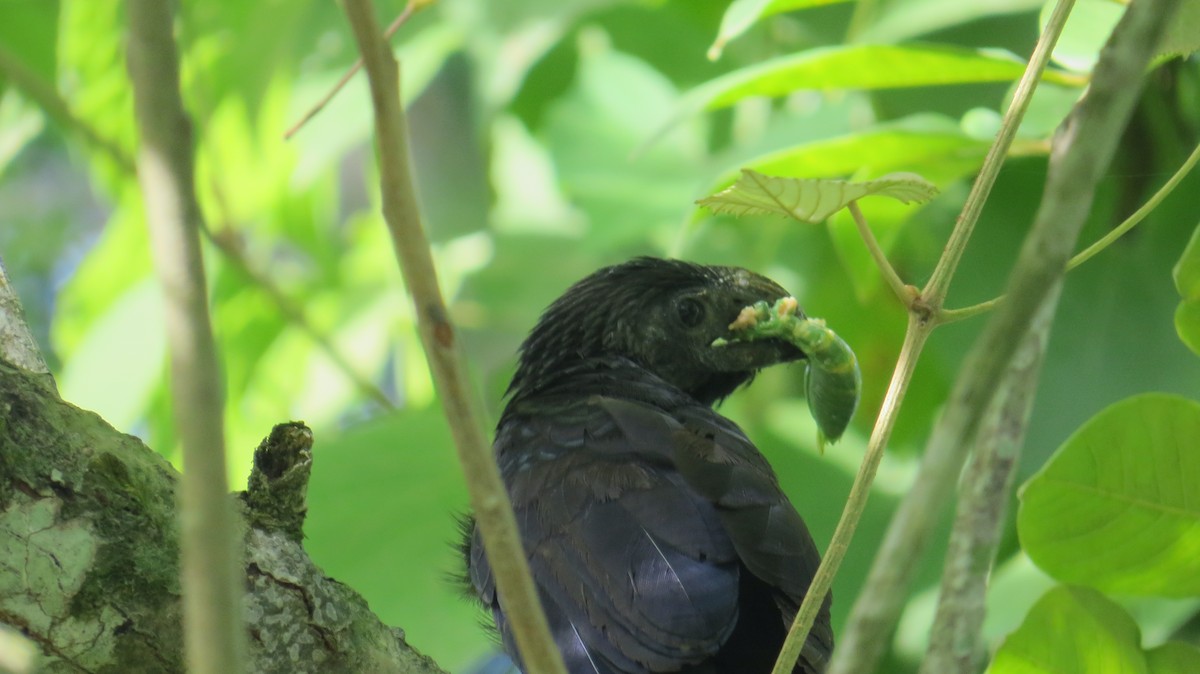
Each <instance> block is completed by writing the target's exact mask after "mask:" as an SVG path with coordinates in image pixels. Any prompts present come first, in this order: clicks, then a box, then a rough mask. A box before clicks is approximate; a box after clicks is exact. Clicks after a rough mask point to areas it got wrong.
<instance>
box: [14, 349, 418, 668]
mask: <svg viewBox="0 0 1200 674" xmlns="http://www.w3.org/2000/svg"><path fill="white" fill-rule="evenodd" d="M311 442H312V436H311V433H310V432H309V431H308V429H307V428H304V427H303V425H302V424H284V425H281V426H279V427H277V428H276V431H275V432H273V433H272V435H271V437H269V438H268V439H267V440H265V441H264V443H263V446H262V447H260V448H259V452H258V453H257V454H256V457H255V469H254V475H253V476H252V478H251V491H250V492H249V493H247V494H243V495H241V499H240V500H239V503H240V505H241V507H242V508H243V509H244V513H245V518H244V521H246V522H248V523H249V524H248V528H247V529H246V531H245V532H244V535H245V541H246V559H245V563H244V564H243V570H244V571H245V579H246V588H247V596H246V600H245V602H244V605H243V608H244V611H245V616H246V621H247V624H248V628H249V633H250V656H251V657H250V671H252V672H289V673H291V672H405V673H408V672H412V673H418V672H420V673H427V672H428V673H433V672H442V670H441V669H440V668H438V667H437V665H436V664H435V663H434V662H433V661H432V660H430V659H429V658H427V657H425V656H423V655H421V654H420V653H418V652H417V651H416V650H414V649H413V648H412V647H411V646H409V645H408V644H407V643H406V642H405V640H404V634H403V632H402V631H401V630H399V629H395V628H390V627H388V626H386V625H384V624H383V623H381V622H380V621H379V619H378V618H376V617H375V615H374V614H372V613H371V611H370V609H369V608H368V607H367V604H366V602H365V601H364V600H363V599H362V597H360V596H359V595H358V594H357V593H355V592H354V591H353V590H351V589H350V588H348V587H346V586H345V585H343V584H341V583H339V582H337V581H335V580H333V579H330V578H326V577H325V575H324V574H323V573H322V572H321V570H320V569H319V568H317V567H316V565H314V564H313V562H312V560H310V559H309V557H308V555H307V554H306V553H305V551H304V549H303V547H302V546H301V544H300V525H301V523H302V522H303V516H304V489H305V487H306V485H307V475H308V470H309V468H310V467H311V453H310V452H309V448H310V447H311ZM178 478H179V475H178V474H177V473H176V471H175V470H174V468H172V467H171V465H170V464H168V463H167V461H166V460H164V459H163V458H162V457H161V456H159V455H158V454H156V453H155V452H153V451H151V450H150V449H149V448H147V447H146V446H145V445H144V444H143V443H142V442H141V441H140V440H138V439H137V438H134V437H132V436H129V435H126V434H123V433H121V432H119V431H116V430H114V429H113V428H112V427H111V426H109V425H108V424H107V423H105V422H104V420H103V419H101V418H100V417H99V416H97V415H96V414H94V413H92V412H88V411H86V410H81V409H79V408H77V407H75V406H73V405H71V404H69V403H67V402H64V401H63V400H61V399H60V398H59V397H58V396H57V394H56V393H55V392H54V391H53V390H52V388H50V387H48V386H46V384H45V378H44V375H37V374H33V373H30V372H27V371H25V370H24V369H22V368H19V367H16V366H14V365H12V364H10V363H9V362H7V361H4V360H0V623H2V624H5V625H8V626H10V627H12V628H15V630H17V631H19V632H20V633H22V634H24V635H25V637H27V638H29V639H30V640H32V641H33V642H34V643H35V644H36V645H37V647H38V648H39V649H40V650H41V652H42V657H41V658H40V660H39V662H38V669H37V671H41V672H114V673H115V672H122V673H133V672H154V673H155V674H159V673H164V672H181V671H183V669H184V664H183V638H182V630H181V624H180V618H181V608H180V606H181V605H180V589H179V541H178V516H177V510H176V487H177V484H178Z"/></svg>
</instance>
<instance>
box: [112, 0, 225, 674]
mask: <svg viewBox="0 0 1200 674" xmlns="http://www.w3.org/2000/svg"><path fill="white" fill-rule="evenodd" d="M128 7H129V73H130V77H131V79H132V80H133V89H134V106H135V111H136V113H137V122H138V129H139V133H140V137H141V150H140V152H139V155H138V178H139V179H140V181H141V185H142V193H143V198H144V199H145V203H146V219H147V222H148V224H149V226H150V238H151V244H152V245H153V250H154V266H155V269H156V270H157V272H158V277H159V281H160V282H161V284H162V287H163V294H164V296H165V305H166V306H165V310H166V322H167V336H168V340H169V343H170V352H171V357H170V361H171V406H172V411H173V413H174V414H173V416H174V419H175V424H176V427H177V428H178V431H179V439H180V443H181V444H182V446H183V468H184V470H183V478H182V484H181V487H180V491H181V494H180V496H181V506H180V513H181V515H180V516H181V519H182V529H181V537H182V540H181V547H182V557H183V559H182V574H183V576H182V583H183V610H184V616H183V617H184V637H185V648H186V651H187V662H188V670H189V671H191V672H196V673H201V674H210V673H211V674H231V673H237V672H241V671H243V666H244V665H243V662H244V653H245V630H244V629H243V624H242V613H241V595H242V584H243V582H244V580H243V575H242V573H241V561H240V557H241V553H240V543H239V541H238V540H237V537H236V534H235V527H234V512H233V508H232V501H231V499H230V498H229V490H228V487H227V486H226V482H225V479H226V472H225V438H224V400H223V393H224V387H223V384H222V381H221V375H220V364H219V361H218V359H217V352H216V345H215V344H214V341H213V335H212V328H211V326H210V324H209V315H208V296H207V287H206V285H205V281H204V263H203V260H202V259H201V255H200V229H201V225H202V223H201V215H200V208H199V205H198V204H197V203H196V195H195V181H194V175H193V170H194V166H193V156H192V133H191V123H190V121H189V119H188V117H187V113H186V112H185V111H184V108H183V100H182V98H181V96H180V92H179V59H178V55H177V51H176V45H175V39H174V24H173V17H172V15H171V5H170V4H169V3H164V2H160V1H159V0H129V4H128Z"/></svg>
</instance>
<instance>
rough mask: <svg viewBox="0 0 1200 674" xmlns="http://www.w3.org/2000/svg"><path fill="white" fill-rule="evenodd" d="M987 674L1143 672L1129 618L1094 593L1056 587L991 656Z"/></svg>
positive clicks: (1145, 673)
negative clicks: (994, 655) (992, 657)
mask: <svg viewBox="0 0 1200 674" xmlns="http://www.w3.org/2000/svg"><path fill="white" fill-rule="evenodd" d="M987 671H988V674H1148V673H1149V670H1148V669H1147V667H1146V659H1145V656H1144V655H1143V654H1142V651H1141V637H1140V635H1139V634H1138V628H1137V625H1136V624H1135V623H1134V622H1133V619H1132V618H1130V617H1129V614H1127V613H1126V612H1125V610H1124V609H1122V608H1121V607H1120V606H1117V605H1116V604H1114V603H1113V602H1112V601H1111V600H1109V599H1107V598H1106V597H1105V596H1104V595H1102V594H1100V593H1099V592H1096V591H1095V590H1092V589H1088V588H1082V587H1056V588H1054V589H1053V590H1050V591H1049V592H1047V593H1046V595H1045V596H1044V597H1042V598H1041V599H1040V600H1038V603H1037V604H1035V605H1034V606H1033V608H1032V609H1030V611H1029V615H1028V616H1026V617H1025V621H1024V622H1023V623H1021V626H1020V627H1019V628H1018V629H1017V631H1016V632H1013V633H1012V634H1010V635H1009V636H1008V638H1007V639H1005V641H1004V645H1003V646H1001V647H1000V650H999V651H997V652H996V657H995V659H993V661H992V664H991V666H990V667H989V668H988V670H987Z"/></svg>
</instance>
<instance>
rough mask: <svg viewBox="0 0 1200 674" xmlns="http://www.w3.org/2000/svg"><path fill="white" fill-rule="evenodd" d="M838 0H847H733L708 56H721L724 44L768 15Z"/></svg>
mask: <svg viewBox="0 0 1200 674" xmlns="http://www.w3.org/2000/svg"><path fill="white" fill-rule="evenodd" d="M839 2H848V0H733V2H732V3H730V4H729V8H728V9H726V10H725V15H724V16H722V17H721V27H720V28H718V29H717V39H716V40H714V41H713V45H712V47H710V48H709V50H708V58H709V59H711V60H713V61H716V60H717V59H719V58H721V51H722V50H723V49H724V48H725V45H726V44H729V42H730V41H731V40H733V39H734V38H737V37H739V36H740V35H741V34H742V33H745V32H746V31H747V30H749V29H750V27H751V26H753V25H754V24H755V23H758V22H759V21H761V20H763V19H765V18H767V17H768V16H773V15H775V14H781V13H783V12H791V11H794V10H797V9H806V8H808V7H821V6H823V5H832V4H836V3H839Z"/></svg>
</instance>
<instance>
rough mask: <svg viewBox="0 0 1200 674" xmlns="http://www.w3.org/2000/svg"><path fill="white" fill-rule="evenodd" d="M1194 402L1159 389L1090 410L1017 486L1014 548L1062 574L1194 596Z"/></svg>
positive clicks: (1197, 537)
mask: <svg viewBox="0 0 1200 674" xmlns="http://www.w3.org/2000/svg"><path fill="white" fill-rule="evenodd" d="M1197 438H1200V403H1197V402H1194V401H1191V400H1187V399H1184V398H1180V397H1178V396H1169V395H1162V394H1145V395H1140V396H1136V397H1133V398H1130V399H1128V400H1124V401H1122V402H1120V403H1117V404H1116V405H1113V406H1111V407H1109V408H1107V409H1105V410H1103V411H1102V412H1100V413H1099V414H1097V415H1096V417H1095V418H1093V419H1092V420H1091V421H1089V422H1088V423H1086V424H1084V425H1083V427H1081V428H1080V429H1079V431H1077V432H1076V433H1075V434H1074V435H1072V436H1071V437H1070V438H1069V439H1068V440H1067V441H1066V442H1065V443H1064V444H1063V446H1062V447H1060V448H1059V450H1058V452H1056V454H1055V456H1054V457H1053V458H1052V459H1051V460H1050V462H1049V463H1048V464H1047V465H1046V466H1045V467H1044V468H1043V469H1042V470H1041V471H1040V472H1039V473H1038V474H1037V475H1035V476H1034V477H1033V478H1032V479H1030V480H1029V481H1028V482H1027V483H1026V484H1025V486H1024V487H1023V490H1022V493H1021V509H1020V514H1019V515H1018V518H1017V526H1018V530H1019V531H1020V534H1021V545H1022V547H1023V548H1024V549H1025V551H1026V552H1027V553H1028V554H1029V556H1030V557H1031V558H1032V559H1033V561H1034V562H1035V563H1036V564H1037V565H1038V566H1040V567H1041V568H1042V569H1043V570H1045V571H1046V572H1047V573H1049V574H1050V575H1051V576H1054V577H1055V578H1057V579H1058V580H1060V581H1063V582H1068V583H1081V584H1086V585H1090V586H1092V587H1096V588H1100V589H1103V590H1106V591H1110V592H1120V593H1126V594H1146V595H1158V596H1166V597H1185V596H1195V595H1200V500H1198V499H1197V498H1196V495H1197V492H1196V489H1195V485H1197V484H1200V453H1197V452H1196V451H1195V446H1196V445H1195V443H1196V439H1197Z"/></svg>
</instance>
